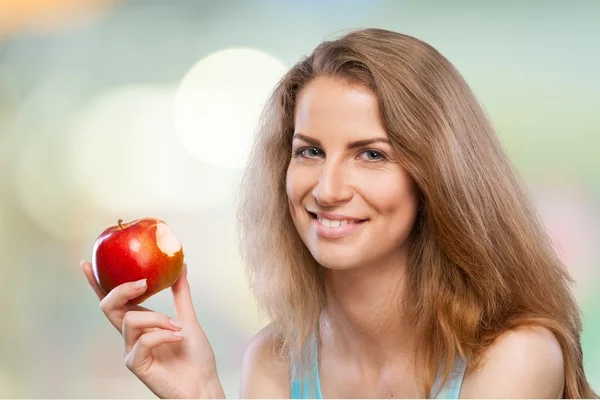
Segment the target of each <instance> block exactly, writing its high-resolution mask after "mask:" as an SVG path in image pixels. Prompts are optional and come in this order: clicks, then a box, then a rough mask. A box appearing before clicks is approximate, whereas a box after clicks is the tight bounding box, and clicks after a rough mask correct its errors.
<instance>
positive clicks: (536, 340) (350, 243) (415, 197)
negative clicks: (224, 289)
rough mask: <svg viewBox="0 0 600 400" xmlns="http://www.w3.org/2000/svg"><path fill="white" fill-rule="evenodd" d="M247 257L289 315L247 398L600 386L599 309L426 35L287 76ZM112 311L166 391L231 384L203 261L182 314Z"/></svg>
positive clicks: (248, 213) (273, 106)
mask: <svg viewBox="0 0 600 400" xmlns="http://www.w3.org/2000/svg"><path fill="white" fill-rule="evenodd" d="M238 222H239V228H240V239H241V240H240V243H241V253H242V258H243V260H244V262H245V264H246V265H247V267H248V271H249V276H250V281H251V286H252V288H253V290H254V293H255V295H256V297H257V300H258V302H259V304H260V305H261V306H262V308H263V309H264V310H265V311H266V313H267V315H268V316H269V317H270V319H271V321H272V322H271V324H270V325H269V326H268V327H267V328H265V329H264V330H263V331H261V332H260V333H258V334H257V335H256V337H255V338H254V339H253V340H252V342H251V343H250V345H249V346H248V349H247V351H246V354H245V357H244V365H243V372H242V376H243V377H242V384H241V392H240V394H241V397H278V398H284V397H290V396H291V397H303V396H304V397H306V396H309V397H321V396H323V397H363V398H364V397H380V398H381V397H445V398H456V397H459V396H460V397H464V398H467V397H497V398H501V397H521V398H523V397H535V398H541V397H597V395H596V394H595V393H594V392H593V391H592V389H591V387H590V385H589V384H588V382H587V380H586V377H585V375H584V371H583V361H582V358H583V355H582V352H581V346H580V338H579V335H580V331H581V320H580V314H579V310H578V307H577V305H576V303H575V301H574V299H573V296H572V294H571V293H570V290H569V284H570V283H572V281H571V279H570V277H569V276H568V274H567V272H566V270H565V268H564V266H563V265H562V264H561V263H560V261H559V260H558V258H557V256H556V254H555V252H554V250H553V248H552V245H551V242H550V240H549V238H548V236H547V234H546V233H545V231H544V228H543V226H542V224H541V223H540V221H539V219H538V217H537V216H536V213H535V209H534V207H533V206H532V204H531V202H530V200H529V199H528V197H527V195H526V191H525V189H524V187H523V185H522V184H521V183H520V182H519V181H518V179H517V175H516V174H515V172H514V171H513V169H512V167H511V164H510V162H509V160H508V159H507V157H506V155H505V154H504V152H503V151H502V148H501V145H500V144H499V142H498V140H497V138H496V136H495V133H494V131H493V128H492V127H491V125H490V123H489V121H488V119H487V118H486V116H485V114H484V112H483V110H482V109H481V107H480V106H479V104H478V102H477V100H476V99H475V97H474V95H473V94H472V92H471V91H470V89H469V87H468V86H467V84H466V83H465V82H464V80H463V78H462V77H461V76H460V74H459V73H458V72H457V71H456V70H455V68H454V67H453V66H452V64H451V63H450V62H448V61H447V60H446V59H445V58H444V57H443V56H442V55H440V54H439V53H438V52H437V51H436V50H435V49H433V48H432V47H431V46H429V45H427V44H426V43H423V42H422V41H419V40H417V39H415V38H412V37H410V36H406V35H402V34H398V33H394V32H389V31H385V30H380V29H367V30H359V31H354V32H351V33H349V34H347V35H346V36H344V37H341V38H339V39H337V40H334V41H329V42H325V43H323V44H321V45H320V46H319V47H317V49H316V50H315V51H314V52H313V53H312V54H311V55H310V56H309V57H308V58H306V59H303V60H301V61H300V62H299V63H297V64H296V65H295V66H294V67H293V68H292V69H291V70H290V71H289V72H288V73H287V74H286V76H285V77H284V78H283V79H282V80H281V82H280V83H279V84H278V86H277V87H276V88H275V91H274V92H273V95H272V97H271V99H270V102H269V103H268V105H267V107H266V108H265V112H264V115H263V118H262V124H261V127H260V130H259V134H258V136H257V139H256V142H255V145H254V148H253V151H252V154H251V158H250V161H249V165H248V167H247V168H246V170H245V175H244V179H243V184H242V196H241V201H240V203H239V211H238ZM83 269H84V272H85V273H86V276H87V278H88V281H89V282H90V284H91V285H92V287H93V288H94V289H95V291H96V293H97V294H98V296H99V297H100V298H101V308H102V310H103V311H104V312H105V314H106V315H107V317H108V319H109V320H110V321H111V322H112V323H113V325H115V327H116V328H117V329H119V330H120V331H121V332H122V334H123V337H124V341H125V354H126V364H127V366H128V367H129V369H130V370H131V371H132V372H133V373H134V374H136V375H137V376H138V378H139V379H141V380H142V381H143V382H144V383H145V384H146V385H147V386H148V387H149V388H150V389H151V390H152V391H153V392H154V393H155V394H156V395H157V396H159V397H222V396H223V390H222V388H221V385H220V382H219V378H218V375H217V371H216V365H215V360H214V355H213V352H212V349H211V347H210V344H209V343H208V340H207V338H206V337H205V336H204V334H203V332H202V329H201V327H200V325H199V324H198V321H197V320H196V316H195V313H194V309H193V306H192V301H191V297H190V292H189V286H188V282H187V279H186V276H185V273H184V274H183V275H182V277H181V278H180V279H179V281H178V282H177V283H176V284H175V285H174V286H173V294H174V301H175V306H176V310H177V318H178V322H174V321H172V320H170V319H169V318H168V317H167V316H165V315H162V314H159V313H156V312H148V311H145V312H142V311H143V310H142V309H141V308H140V307H132V306H129V305H126V303H127V301H128V299H131V298H134V297H137V296H139V295H140V293H142V292H143V291H144V286H143V282H141V283H140V284H138V285H137V286H136V284H135V283H129V284H124V285H121V286H119V287H117V288H115V289H114V290H113V291H111V292H110V293H109V294H108V295H106V296H105V295H104V294H103V293H102V291H101V290H100V289H99V288H98V287H97V285H96V284H95V282H94V279H93V275H92V272H91V266H90V264H89V263H84V264H83Z"/></svg>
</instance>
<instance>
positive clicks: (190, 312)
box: [171, 264, 197, 322]
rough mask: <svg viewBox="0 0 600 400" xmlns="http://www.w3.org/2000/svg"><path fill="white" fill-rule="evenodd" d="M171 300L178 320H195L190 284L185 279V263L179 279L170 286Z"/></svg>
mask: <svg viewBox="0 0 600 400" xmlns="http://www.w3.org/2000/svg"><path fill="white" fill-rule="evenodd" d="M171 290H172V292H173V300H174V302H175V312H176V314H177V319H178V320H180V321H189V322H197V319H196V312H195V311H194V303H193V302H192V294H191V292H190V284H189V282H188V279H187V264H183V270H182V271H181V275H180V276H179V279H177V281H176V282H175V283H174V284H173V286H171Z"/></svg>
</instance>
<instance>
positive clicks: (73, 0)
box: [0, 0, 116, 37]
mask: <svg viewBox="0 0 600 400" xmlns="http://www.w3.org/2000/svg"><path fill="white" fill-rule="evenodd" d="M115 2H116V0H18V1H15V0H0V10H2V12H0V37H1V36H3V35H9V34H13V33H14V32H15V31H19V30H21V29H35V30H36V31H39V32H49V31H53V30H56V29H59V28H63V27H64V26H65V25H67V24H77V23H81V22H82V20H85V19H86V16H87V17H88V18H89V17H92V16H95V15H96V13H98V11H100V10H105V9H107V8H108V7H109V6H111V5H112V4H113V3H115Z"/></svg>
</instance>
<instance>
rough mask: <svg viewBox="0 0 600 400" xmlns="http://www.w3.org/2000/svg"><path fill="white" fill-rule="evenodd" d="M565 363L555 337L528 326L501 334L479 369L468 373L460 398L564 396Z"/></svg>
mask: <svg viewBox="0 0 600 400" xmlns="http://www.w3.org/2000/svg"><path fill="white" fill-rule="evenodd" d="M564 380H565V375H564V362H563V354H562V350H561V348H560V344H559V343H558V340H557V339H556V336H554V334H553V333H552V332H551V331H550V330H548V329H546V328H543V327H539V326H527V327H525V326H524V327H518V328H515V329H511V330H509V331H507V332H505V333H503V334H502V335H500V336H499V337H498V338H497V339H496V340H495V341H494V342H493V343H492V345H491V346H490V347H489V348H488V349H487V350H486V351H485V352H484V353H483V354H482V359H481V364H480V366H479V367H478V368H477V369H475V370H473V371H467V375H466V376H465V379H464V382H463V386H462V389H461V394H460V397H463V398H477V397H478V398H483V397H487V398H489V397H495V398H515V397H519V398H547V397H554V398H556V397H559V398H561V397H563V390H564Z"/></svg>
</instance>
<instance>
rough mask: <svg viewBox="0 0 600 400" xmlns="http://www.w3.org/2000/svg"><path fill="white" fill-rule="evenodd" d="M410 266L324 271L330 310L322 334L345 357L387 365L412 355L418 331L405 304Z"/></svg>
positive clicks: (380, 265)
mask: <svg viewBox="0 0 600 400" xmlns="http://www.w3.org/2000/svg"><path fill="white" fill-rule="evenodd" d="M404 260H405V258H404ZM405 265H406V264H405V262H398V258H395V260H394V261H390V262H388V263H379V262H378V263H377V265H370V266H364V267H360V268H354V269H352V270H331V269H326V270H325V271H324V273H325V288H326V294H327V307H326V308H325V312H324V316H323V322H322V331H323V334H324V335H327V336H329V337H330V338H331V339H332V341H331V343H332V344H333V347H334V350H335V351H336V352H338V353H339V354H340V355H341V356H342V357H348V358H353V359H355V360H356V361H358V362H359V363H361V364H363V363H366V364H371V365H378V366H383V365H384V364H385V363H386V362H387V360H389V359H390V358H395V356H398V355H401V354H403V355H405V356H408V357H410V356H412V350H413V337H412V329H410V326H409V324H408V323H407V321H406V319H405V316H404V313H403V311H402V304H401V300H402V295H403V293H404V289H403V288H404V284H405V280H404V277H405V270H406V269H405ZM403 358H405V357H403Z"/></svg>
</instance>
